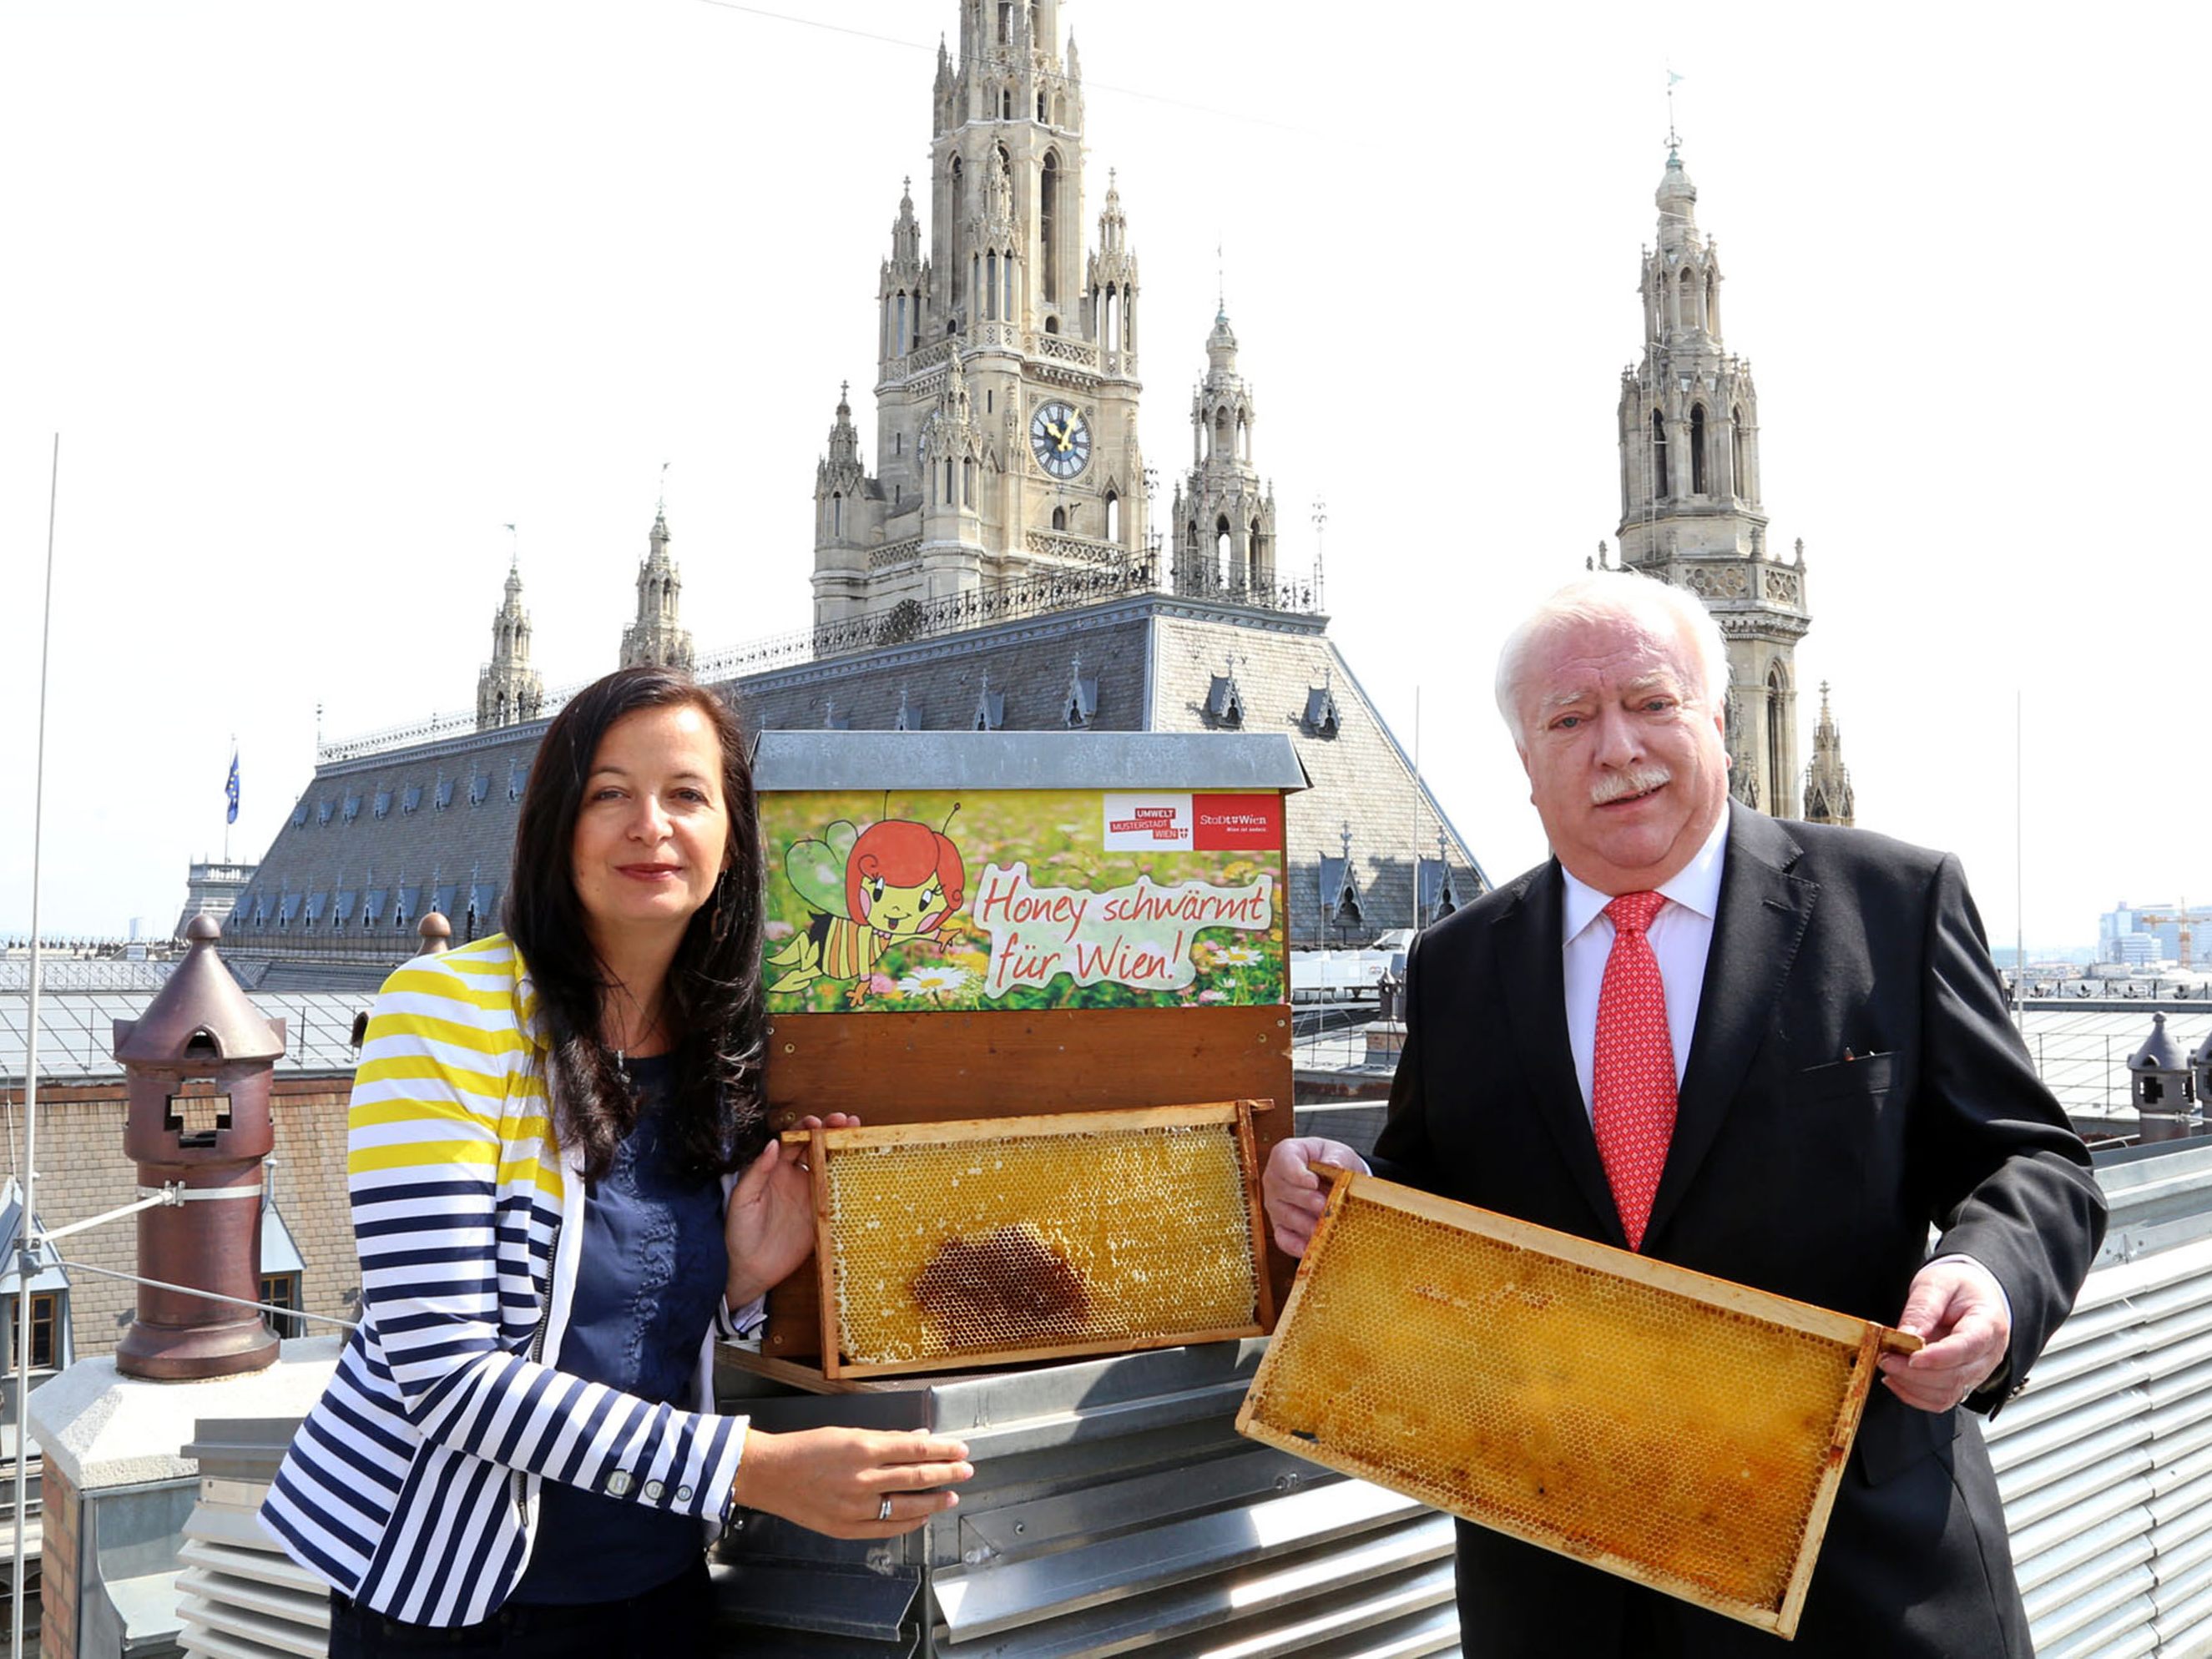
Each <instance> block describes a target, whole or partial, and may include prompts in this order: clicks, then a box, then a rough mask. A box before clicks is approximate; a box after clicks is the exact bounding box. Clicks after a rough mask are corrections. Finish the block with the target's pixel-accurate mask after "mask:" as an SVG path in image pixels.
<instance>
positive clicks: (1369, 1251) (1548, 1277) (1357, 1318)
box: [1237, 1167, 1919, 1637]
mask: <svg viewBox="0 0 2212 1659" xmlns="http://www.w3.org/2000/svg"><path fill="white" fill-rule="evenodd" d="M1316 1172H1317V1173H1320V1174H1322V1175H1324V1176H1327V1177H1328V1178H1329V1179H1330V1180H1331V1181H1332V1182H1333V1190H1332V1191H1331V1193H1330V1194H1329V1200H1328V1210H1327V1212H1326V1213H1325V1214H1324V1216H1323V1218H1322V1222H1321V1225H1320V1226H1319V1227H1318V1228H1317V1229H1316V1232H1315V1235H1314V1238H1313V1242H1312V1243H1311V1245H1310V1247H1309V1248H1308V1249H1307V1251H1306V1255H1305V1258H1304V1261H1303V1262H1301V1264H1300V1265H1299V1267H1298V1273H1297V1282H1296V1284H1295V1285H1294V1286H1293V1288H1292V1290H1291V1297H1290V1301H1289V1304H1288V1305H1287V1306H1286V1307H1285V1310H1284V1313H1283V1321H1282V1325H1281V1328H1279V1330H1278V1331H1277V1332H1276V1334H1275V1340H1274V1341H1273V1345H1272V1346H1271V1347H1270V1349H1269V1352H1268V1353H1267V1358H1266V1359H1265V1360H1263V1361H1262V1362H1261V1366H1260V1370H1259V1372H1258V1374H1257V1375H1256V1376H1255V1378H1254V1379H1253V1383H1252V1388H1251V1390H1250V1392H1249V1395H1247V1396H1246V1399H1245V1401H1244V1405H1243V1409H1242V1410H1241V1411H1240V1412H1239V1413H1237V1429H1238V1430H1239V1431H1241V1432H1242V1433H1244V1434H1246V1435H1249V1436H1250V1437H1252V1438H1254V1439H1256V1440H1261V1441H1265V1442H1266V1443H1268V1444H1270V1445H1273V1446H1277V1447H1280V1448H1282V1449H1285V1450H1289V1451H1294V1452H1297V1454H1299V1455H1301V1456H1304V1457H1308V1458H1310V1459H1312V1460H1313V1461H1315V1462H1318V1463H1322V1464H1324V1465H1326V1466H1328V1468H1334V1469H1337V1470H1340V1471H1341V1472H1342V1473H1344V1474H1352V1475H1357V1476H1358V1477H1360V1478H1361V1479H1363V1480H1371V1481H1374V1482H1375V1483H1376V1484H1377V1485H1379V1486H1387V1487H1389V1488H1390V1489H1391V1490H1392V1491H1394V1492H1403V1493H1405V1494H1407V1496H1409V1497H1413V1498H1419V1499H1420V1500H1421V1501H1422V1502H1424V1503H1426V1504H1433V1505H1434V1506H1435V1507H1437V1508H1438V1509H1441V1510H1449V1512H1450V1513H1452V1514H1454V1515H1456V1516H1460V1517H1461V1518H1462V1519H1464V1520H1468V1521H1472V1522H1477V1523H1478V1524H1480V1525H1482V1526H1486V1527H1492V1528H1496V1529H1497V1530H1498V1531H1500V1532H1504V1533H1507V1534H1511V1535H1512V1536H1514V1537H1516V1538H1520V1539H1522V1540H1524V1541H1527V1542H1528V1543H1532V1544H1536V1545H1540V1546H1541V1547H1544V1548H1547V1549H1551V1550H1556V1551H1558V1552H1559V1553H1562V1554H1565V1555H1571V1556H1573V1557H1576V1558H1577V1559H1580V1560H1583V1561H1587V1562H1589V1564H1590V1565H1593V1566H1597V1567H1601V1568H1604V1569H1605V1570H1607V1571H1611V1572H1615V1573H1619V1574H1621V1575H1623V1576H1624V1577H1629V1578H1632V1579H1634V1580H1636V1581H1637V1582H1638V1583H1644V1584H1648V1585H1650V1586H1651V1587H1653V1588H1655V1589H1660V1590H1663V1591H1665V1592H1667V1593H1668V1594H1670V1595H1676V1596H1679V1597H1680V1598H1682V1599H1683V1600H1686V1601H1693V1602H1695V1603H1697V1604H1698V1605H1699V1606H1700V1607H1708V1608H1710V1609H1711V1610H1712V1611H1714V1612H1716V1613H1725V1614H1727V1615H1728V1616H1729V1617H1731V1618H1735V1619H1740V1620H1743V1621H1745V1622H1746V1623H1747V1624H1752V1625H1756V1626H1759V1627H1760V1628H1762V1629H1765V1630H1769V1631H1771V1632H1775V1633H1776V1634H1778V1635H1780V1636H1784V1637H1787V1636H1789V1635H1790V1634H1791V1633H1792V1632H1795V1630H1796V1626H1797V1618H1798V1613H1799V1611H1800V1609H1801V1608H1802V1605H1803V1601H1804V1595H1805V1589H1806V1585H1807V1583H1808V1581H1809V1580H1810V1578H1811V1577H1812V1571H1813V1565H1814V1559H1816V1557H1817V1555H1818V1553H1819V1549H1820V1535H1821V1532H1822V1530H1823V1529H1824V1528H1825V1527H1826V1524H1827V1517H1828V1511H1829V1509H1830V1506H1831V1505H1832V1503H1833V1502H1834V1498H1835V1492H1836V1483H1837V1480H1838V1478H1839V1476H1840V1475H1841V1474H1842V1470H1843V1466H1844V1459H1845V1457H1846V1456H1847V1455H1848V1454H1849V1452H1850V1443H1851V1438H1852V1436H1853V1435H1854V1434H1855V1433H1856V1432H1857V1427H1858V1421H1859V1417H1860V1413H1862V1412H1863V1409H1864V1408H1865V1405H1866V1400H1867V1392H1868V1389H1869V1386H1870V1385H1871V1384H1872V1383H1873V1381H1874V1378H1875V1358H1876V1357H1877V1356H1878V1355H1879V1354H1880V1353H1881V1352H1883V1350H1884V1349H1885V1348H1888V1349H1891V1350H1893V1351H1897V1352H1906V1351H1910V1350H1911V1349H1912V1348H1916V1347H1917V1346H1919V1340H1918V1339H1917V1338H1915V1337H1911V1336H1908V1335H1905V1334H1902V1333H1899V1332H1896V1331H1893V1330H1890V1329H1889V1328H1887V1327H1885V1326H1881V1325H1876V1324H1873V1323H1870V1322H1867V1321H1864V1320H1859V1319H1854V1318H1851V1317H1850V1316H1846V1315H1843V1314H1837V1313H1831V1312H1828V1311H1826V1310H1823V1309H1819V1308H1814V1307H1808V1306H1807V1305H1806V1304H1803V1303H1798V1302H1792V1301H1790V1300H1788V1299H1787V1298H1785V1297H1777V1296H1771V1295H1769V1294H1767V1293H1765V1292H1764V1291H1754V1290H1752V1289H1750V1288H1748V1287H1747V1286H1744V1285H1735V1284H1730V1283H1729V1282H1727V1281H1725V1280H1722V1279H1711V1278H1708V1277H1706V1276H1705V1274H1702V1273H1692V1272H1690V1271H1689V1270H1687V1269H1686V1268H1682V1267H1673V1266H1671V1265H1669V1264H1668V1263H1666V1262H1662V1261H1650V1260H1649V1259H1647V1258H1645V1257H1643V1256H1639V1255H1631V1254H1629V1253H1628V1252H1626V1251H1623V1250H1616V1249H1609V1248H1607V1247H1606V1246H1604V1245H1601V1244H1595V1243H1590V1242H1589V1241H1588V1240H1586V1239H1580V1238H1576V1237H1572V1236H1571V1235H1568V1234H1565V1233H1559V1232H1554V1231H1551V1230H1550V1229H1548V1228H1543V1227H1536V1226H1532V1225H1528V1223H1525V1222H1520V1221H1515V1220H1512V1219H1510V1218H1506V1217H1504V1216H1499V1215H1495V1214H1492V1212H1488V1211H1485V1210H1479V1209H1475V1208H1474V1207H1472V1206H1468V1205H1463V1204H1454V1203H1451V1202H1449V1201H1448V1200H1443V1199H1437V1198H1432V1197H1431V1196H1429V1195H1428V1194H1425V1193H1419V1192H1415V1191H1413V1189H1412V1188H1406V1187H1401V1186H1397V1185H1395V1184H1393V1183H1391V1182H1384V1181H1378V1180H1376V1179H1374V1178H1373V1177H1371V1176H1352V1175H1348V1174H1346V1172H1344V1171H1342V1170H1321V1169H1319V1168H1318V1167H1317V1169H1316Z"/></svg>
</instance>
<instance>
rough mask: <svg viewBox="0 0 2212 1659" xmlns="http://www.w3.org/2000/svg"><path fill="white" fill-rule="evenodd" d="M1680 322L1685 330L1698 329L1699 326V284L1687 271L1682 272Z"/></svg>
mask: <svg viewBox="0 0 2212 1659" xmlns="http://www.w3.org/2000/svg"><path fill="white" fill-rule="evenodd" d="M1680 321H1681V325H1682V326H1683V327H1684V328H1696V327H1697V326H1699V321H1698V289H1697V284H1696V282H1695V279H1694V278H1692V276H1691V275H1690V273H1689V271H1688V270H1684V271H1683V272H1682V306H1681V313H1680Z"/></svg>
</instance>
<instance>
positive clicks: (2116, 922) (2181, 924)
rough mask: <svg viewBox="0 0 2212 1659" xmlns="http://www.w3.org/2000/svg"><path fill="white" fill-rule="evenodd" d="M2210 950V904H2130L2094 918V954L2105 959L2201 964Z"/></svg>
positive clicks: (2211, 929) (2211, 939)
mask: <svg viewBox="0 0 2212 1659" xmlns="http://www.w3.org/2000/svg"><path fill="white" fill-rule="evenodd" d="M2208 954H2212V907H2208V906H2204V905H2197V906H2190V905H2185V904H2183V903H2181V902H2179V900H2176V901H2174V902H2172V903H2166V904H2130V903H2128V902H2126V901H2125V900H2123V901H2121V902H2120V903H2118V904H2117V905H2115V906H2114V907H2113V908H2112V909H2110V910H2107V911H2106V912H2105V914H2104V915H2100V916H2099V917H2098V918H2097V955H2098V957H2099V959H2100V961H2105V962H2130V963H2143V962H2178V963H2183V964H2184V965H2196V966H2202V965H2203V963H2204V961H2205V959H2206V957H2207V955H2208Z"/></svg>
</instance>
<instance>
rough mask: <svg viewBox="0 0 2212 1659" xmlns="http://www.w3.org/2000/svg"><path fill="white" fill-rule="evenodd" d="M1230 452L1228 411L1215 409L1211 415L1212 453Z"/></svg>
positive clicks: (1219, 454) (1218, 454) (1220, 454)
mask: <svg viewBox="0 0 2212 1659" xmlns="http://www.w3.org/2000/svg"><path fill="white" fill-rule="evenodd" d="M1228 453H1231V452H1230V448H1229V411H1228V410H1225V409H1224V410H1218V411H1217V412H1216V413H1215V415H1214V416H1213V454H1214V455H1215V456H1222V455H1226V454H1228ZM1209 459H1211V458H1209Z"/></svg>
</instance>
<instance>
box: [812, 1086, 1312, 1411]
mask: <svg viewBox="0 0 2212 1659" xmlns="http://www.w3.org/2000/svg"><path fill="white" fill-rule="evenodd" d="M1271 1105H1272V1103H1271V1102H1268V1101H1264V1100H1262V1101H1252V1100H1237V1101H1218V1102H1209V1103H1201V1104H1196V1105H1188V1106H1149V1107H1139V1108H1129V1109H1114V1110H1106V1111H1096V1112H1066V1113H1055V1114H1052V1115H1036V1116H1020V1117H999V1118H963V1119H956V1120H951V1121H944V1122H936V1123H909V1124H891V1125H884V1126H880V1127H857V1128H839V1129H829V1128H822V1129H814V1130H792V1131H787V1133H785V1134H784V1136H783V1139H784V1142H785V1145H786V1147H787V1152H793V1153H795V1155H797V1156H799V1157H802V1158H805V1160H806V1161H807V1163H808V1165H809V1168H810V1170H811V1179H812V1182H813V1188H814V1211H815V1219H816V1249H815V1265H816V1273H817V1279H818V1282H819V1285H820V1292H821V1295H820V1300H821V1310H822V1312H821V1317H822V1356H823V1358H822V1369H823V1375H824V1376H827V1377H829V1378H832V1379H836V1378H845V1377H858V1376H892V1375H898V1374H902V1373H910V1372H915V1371H924V1370H952V1369H974V1368H979V1367H983V1366H989V1365H1000V1364H1014V1363H1017V1362H1020V1361H1024V1360H1032V1359H1048V1358H1068V1357H1073V1356H1076V1355H1082V1354H1097V1353H1120V1352H1134V1351H1136V1350H1139V1349H1144V1348H1158V1347H1169V1346H1179V1345H1182V1344H1185V1343H1194V1342H1212V1341H1221V1340H1230V1339H1232V1338H1241V1337H1249V1336H1260V1335H1264V1334H1267V1332H1268V1331H1269V1330H1271V1329H1273V1327H1274V1295H1273V1286H1272V1285H1270V1283H1269V1281H1268V1276H1267V1232H1266V1220H1265V1217H1264V1214H1263V1212H1262V1210H1261V1200H1260V1170H1259V1163H1258V1157H1257V1152H1256V1150H1255V1147H1256V1143H1255V1135H1254V1133H1253V1124H1252V1114H1253V1113H1254V1111H1255V1110H1264V1109H1268V1108H1269V1107H1270V1106H1271ZM800 1149H804V1150H800Z"/></svg>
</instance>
